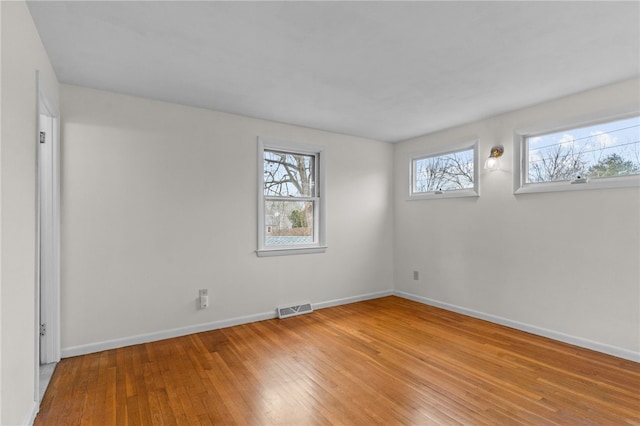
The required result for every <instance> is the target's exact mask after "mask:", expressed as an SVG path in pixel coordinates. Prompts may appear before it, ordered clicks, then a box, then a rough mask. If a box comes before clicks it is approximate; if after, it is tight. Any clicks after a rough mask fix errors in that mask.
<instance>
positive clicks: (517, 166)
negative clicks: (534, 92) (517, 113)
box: [513, 109, 640, 194]
mask: <svg viewBox="0 0 640 426" xmlns="http://www.w3.org/2000/svg"><path fill="white" fill-rule="evenodd" d="M639 115H640V110H637V109H633V110H629V109H626V110H624V111H620V110H618V111H608V112H600V113H599V114H598V113H591V114H589V115H584V116H581V117H577V118H573V119H571V120H563V121H556V122H554V123H547V124H546V125H545V124H538V125H535V126H530V127H527V128H521V129H516V130H514V131H513V152H514V156H513V159H514V160H513V161H514V167H513V193H514V194H532V193H538V192H558V191H585V190H593V189H610V188H637V187H640V175H632V176H615V177H604V178H595V179H590V180H588V182H585V183H581V184H578V185H576V184H572V183H571V182H570V181H558V182H536V183H528V182H527V176H526V175H527V168H528V164H527V153H526V147H525V146H524V145H525V139H526V138H528V137H532V136H536V135H542V134H547V133H555V132H560V131H563V130H571V129H577V128H580V127H587V126H593V125H597V124H599V123H607V122H611V121H616V120H622V119H625V118H632V117H637V116H639Z"/></svg>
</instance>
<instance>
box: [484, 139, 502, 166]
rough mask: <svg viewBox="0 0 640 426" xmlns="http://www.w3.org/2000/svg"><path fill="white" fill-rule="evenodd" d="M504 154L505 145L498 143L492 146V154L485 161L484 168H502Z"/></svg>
mask: <svg viewBox="0 0 640 426" xmlns="http://www.w3.org/2000/svg"><path fill="white" fill-rule="evenodd" d="M502 154H504V147H503V146H502V145H496V146H494V147H491V154H489V158H487V161H485V162H484V168H485V169H487V170H491V171H493V170H498V169H499V168H500V157H502Z"/></svg>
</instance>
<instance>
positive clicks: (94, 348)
mask: <svg viewBox="0 0 640 426" xmlns="http://www.w3.org/2000/svg"><path fill="white" fill-rule="evenodd" d="M392 294H393V291H392V290H387V291H381V292H376V293H368V294H363V295H359V296H352V297H345V298H343V299H335V300H329V301H325V302H319V303H312V306H313V308H314V309H322V308H328V307H331V306H339V305H346V304H348V303H355V302H360V301H363V300H369V299H377V298H379V297H384V296H390V295H392ZM271 318H276V308H275V307H274V308H273V311H270V312H263V313H261V314H254V315H246V316H242V317H236V318H231V319H227V320H221V321H213V322H208V323H204V324H195V325H190V326H186V327H180V328H172V329H169V330H163V331H158V332H154V333H147V334H139V335H136V336H129V337H123V338H121V339H113V340H106V341H102V342H96V343H89V344H86V345H79V346H71V347H68V348H63V349H62V351H61V355H62V358H69V357H72V356H78V355H86V354H90V353H94V352H100V351H105V350H109V349H117V348H123V347H125V346H131V345H138V344H141V343H149V342H155V341H157V340H164V339H170V338H173V337H180V336H186V335H188V334H194V333H200V332H203V331H210V330H217V329H220V328H226V327H232V326H234V325H241V324H248V323H251V322H256V321H263V320H267V319H271Z"/></svg>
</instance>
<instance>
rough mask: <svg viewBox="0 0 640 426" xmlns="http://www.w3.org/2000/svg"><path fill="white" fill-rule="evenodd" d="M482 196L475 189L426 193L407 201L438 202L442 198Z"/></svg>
mask: <svg viewBox="0 0 640 426" xmlns="http://www.w3.org/2000/svg"><path fill="white" fill-rule="evenodd" d="M479 196H480V194H478V192H477V191H476V190H474V189H460V190H456V191H442V192H425V193H419V194H411V195H409V198H407V201H416V200H438V199H442V198H463V197H479Z"/></svg>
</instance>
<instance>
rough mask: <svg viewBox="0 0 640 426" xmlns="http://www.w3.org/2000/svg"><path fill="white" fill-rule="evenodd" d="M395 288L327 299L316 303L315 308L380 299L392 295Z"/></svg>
mask: <svg viewBox="0 0 640 426" xmlns="http://www.w3.org/2000/svg"><path fill="white" fill-rule="evenodd" d="M393 294H394V292H393V290H385V291H378V292H375V293H367V294H361V295H360V296H351V297H344V298H342V299H334V300H327V301H326V302H320V303H314V304H313V309H324V308H332V307H334V306H340V305H348V304H349V303H356V302H363V301H365V300H372V299H379V298H381V297H387V296H392V295H393Z"/></svg>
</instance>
